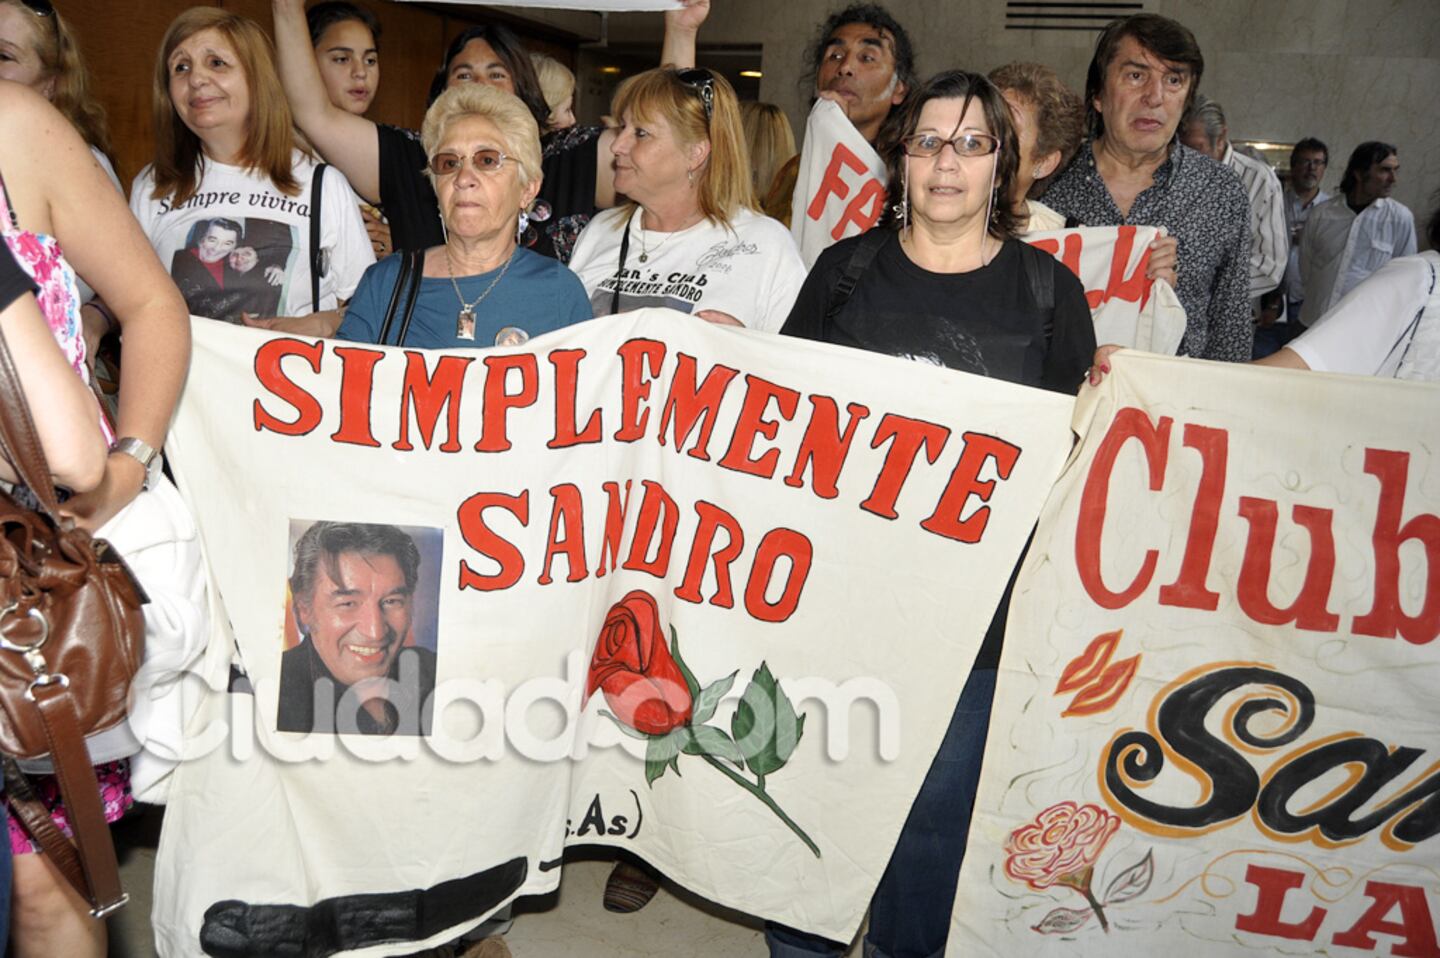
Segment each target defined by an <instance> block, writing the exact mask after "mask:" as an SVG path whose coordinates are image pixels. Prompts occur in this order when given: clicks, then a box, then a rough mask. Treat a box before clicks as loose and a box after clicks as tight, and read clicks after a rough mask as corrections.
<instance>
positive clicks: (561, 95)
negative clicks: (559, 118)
mask: <svg viewBox="0 0 1440 958" xmlns="http://www.w3.org/2000/svg"><path fill="white" fill-rule="evenodd" d="M530 62H531V63H533V64H534V65H535V76H536V78H537V79H539V81H540V93H541V94H542V95H543V96H544V97H545V105H546V106H548V107H549V108H550V120H551V122H552V123H553V122H554V120H555V111H556V110H558V109H560V107H561V105H562V104H563V103H564V102H565V101H566V100H568V99H569V98H570V97H572V96H574V95H575V74H573V73H571V72H570V68H569V67H567V66H566V65H565V64H563V63H561V62H560V61H559V60H557V59H555V58H554V57H551V56H546V55H545V54H543V53H532V54H530Z"/></svg>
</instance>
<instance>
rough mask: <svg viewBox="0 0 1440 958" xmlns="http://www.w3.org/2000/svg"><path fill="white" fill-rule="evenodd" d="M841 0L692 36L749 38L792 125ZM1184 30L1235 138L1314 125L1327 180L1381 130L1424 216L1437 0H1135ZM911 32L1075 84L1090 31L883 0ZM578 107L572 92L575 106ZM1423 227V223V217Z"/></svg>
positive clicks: (1438, 83) (776, 9)
mask: <svg viewBox="0 0 1440 958" xmlns="http://www.w3.org/2000/svg"><path fill="white" fill-rule="evenodd" d="M842 5H843V2H842V0H788V2H785V3H777V2H776V0H714V9H713V11H712V13H711V15H710V20H709V22H708V23H707V24H706V27H705V30H704V32H703V34H702V37H701V41H702V43H704V44H718V45H731V44H755V43H758V44H761V45H763V49H764V54H763V59H764V74H765V76H764V79H763V80H762V81H761V96H762V98H764V99H766V100H769V101H771V102H774V103H778V104H780V105H781V106H782V107H784V108H785V110H786V111H787V112H788V113H789V114H790V117H791V119H792V121H793V122H794V123H795V124H796V130H797V132H799V131H801V130H802V129H803V123H804V118H805V113H806V110H807V108H808V104H809V96H810V89H809V88H808V85H807V83H806V81H805V77H804V75H803V74H804V70H805V62H804V61H805V57H806V54H807V52H808V48H809V46H810V44H811V43H812V41H813V40H814V37H815V30H816V28H817V26H818V25H819V23H820V22H821V21H822V20H823V19H824V18H825V16H826V15H827V14H828V13H829V12H830V11H831V10H833V9H836V8H838V7H840V6H842ZM1145 6H1146V8H1147V9H1149V10H1152V11H1154V12H1157V13H1162V14H1165V15H1166V16H1171V17H1174V18H1176V19H1178V20H1180V21H1181V22H1183V23H1185V24H1186V25H1187V26H1189V27H1190V29H1192V30H1193V31H1194V32H1195V35H1196V38H1197V39H1198V40H1199V41H1200V46H1201V49H1202V50H1203V51H1204V53H1205V57H1206V70H1205V76H1204V78H1203V80H1202V82H1201V89H1202V90H1204V92H1206V93H1207V94H1208V95H1210V96H1211V97H1213V98H1214V99H1216V100H1217V101H1219V102H1220V103H1221V104H1222V105H1223V106H1224V107H1225V109H1226V112H1227V114H1228V117H1229V122H1230V131H1231V134H1232V135H1233V136H1234V137H1236V138H1239V139H1263V140H1272V141H1283V142H1293V141H1295V140H1297V139H1299V138H1301V137H1303V136H1318V137H1319V138H1320V139H1322V140H1324V141H1325V142H1326V143H1327V144H1328V145H1329V146H1330V150H1331V162H1330V168H1329V170H1328V172H1327V175H1326V179H1325V187H1326V188H1327V189H1332V190H1333V189H1334V187H1335V186H1336V185H1337V184H1338V183H1339V181H1340V175H1341V173H1342V172H1343V171H1344V167H1345V160H1346V158H1347V157H1348V156H1349V153H1350V150H1351V149H1352V148H1354V146H1355V145H1356V144H1357V143H1359V142H1361V141H1364V140H1370V139H1379V140H1386V141H1388V142H1391V143H1394V144H1395V145H1396V146H1398V147H1399V149H1400V160H1401V170H1400V180H1399V184H1398V185H1397V187H1396V191H1395V197H1396V199H1398V200H1400V201H1401V202H1403V203H1405V204H1406V205H1407V206H1409V207H1410V208H1411V209H1412V210H1413V211H1414V212H1415V214H1416V217H1417V220H1420V221H1422V223H1423V221H1424V219H1425V217H1426V216H1427V215H1428V213H1429V211H1430V209H1431V206H1432V205H1431V202H1430V196H1431V195H1432V193H1433V192H1434V191H1435V190H1436V189H1437V188H1440V123H1437V120H1440V109H1437V106H1436V101H1437V94H1440V2H1437V0H1145ZM890 7H891V9H892V11H893V12H894V13H895V14H896V15H897V16H898V17H899V18H900V19H901V20H902V22H903V23H905V25H906V27H907V28H908V30H909V31H910V33H911V36H912V37H913V38H914V41H915V43H916V48H917V56H918V60H919V66H920V71H921V73H922V74H926V73H931V72H934V71H936V70H940V69H943V68H946V67H952V66H965V67H970V68H972V69H979V70H989V69H991V68H992V67H994V66H997V65H999V64H1001V63H1006V62H1009V61H1011V60H1018V59H1031V60H1038V61H1040V62H1042V63H1047V64H1050V65H1051V66H1053V67H1054V68H1055V69H1056V70H1057V71H1058V72H1059V73H1060V75H1061V76H1062V77H1064V78H1065V79H1066V81H1067V82H1069V83H1071V84H1072V85H1073V86H1074V87H1075V88H1076V89H1077V90H1079V89H1083V86H1084V80H1085V68H1086V65H1087V64H1088V63H1089V60H1090V54H1091V51H1092V49H1093V47H1094V35H1093V34H1091V33H1088V32H1028V31H1017V30H1007V29H1005V12H1004V3H1003V2H1001V0H890ZM608 32H609V39H610V42H612V43H622V44H623V43H646V42H653V43H656V44H658V42H659V36H660V28H659V20H658V17H656V15H654V14H614V15H611V17H610V18H609V31H608ZM582 106H583V105H582ZM1421 231H1422V232H1423V225H1421Z"/></svg>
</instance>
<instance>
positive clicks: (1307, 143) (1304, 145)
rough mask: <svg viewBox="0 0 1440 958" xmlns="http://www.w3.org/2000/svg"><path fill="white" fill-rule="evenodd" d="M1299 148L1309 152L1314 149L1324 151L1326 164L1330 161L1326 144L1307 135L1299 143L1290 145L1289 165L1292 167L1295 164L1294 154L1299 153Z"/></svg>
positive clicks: (1328, 148) (1312, 151)
mask: <svg viewBox="0 0 1440 958" xmlns="http://www.w3.org/2000/svg"><path fill="white" fill-rule="evenodd" d="M1301 150H1305V151H1306V152H1309V153H1314V152H1316V151H1319V152H1321V153H1324V154H1325V162H1326V163H1327V164H1328V163H1329V162H1330V147H1328V146H1326V145H1325V144H1324V143H1321V142H1320V141H1319V140H1317V139H1315V137H1313V136H1307V137H1305V139H1303V140H1301V141H1300V142H1299V143H1296V144H1295V146H1294V147H1292V148H1291V150H1290V165H1291V166H1292V167H1293V166H1294V165H1295V154H1297V153H1299V152H1300V151H1301Z"/></svg>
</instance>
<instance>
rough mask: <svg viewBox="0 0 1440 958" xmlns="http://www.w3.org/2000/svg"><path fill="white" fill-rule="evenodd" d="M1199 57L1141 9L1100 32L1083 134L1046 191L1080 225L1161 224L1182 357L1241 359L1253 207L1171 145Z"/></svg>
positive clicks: (1189, 38)
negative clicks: (1169, 243)
mask: <svg viewBox="0 0 1440 958" xmlns="http://www.w3.org/2000/svg"><path fill="white" fill-rule="evenodd" d="M1204 68H1205V59H1204V57H1203V56H1202V55H1201V53H1200V47H1199V45H1198V44H1197V43H1196V42H1195V36H1194V34H1192V33H1191V32H1190V31H1189V30H1188V29H1186V28H1185V27H1184V26H1182V25H1181V24H1179V23H1176V22H1175V21H1174V20H1171V19H1169V18H1168V17H1162V16H1158V15H1156V14H1151V13H1140V14H1135V15H1134V16H1130V17H1125V18H1123V19H1120V20H1116V21H1114V22H1113V23H1111V24H1110V25H1109V26H1108V27H1106V28H1105V30H1104V32H1103V33H1101V34H1100V40H1099V42H1098V43H1097V44H1096V45H1095V56H1094V57H1093V58H1092V59H1091V61H1090V70H1089V73H1088V75H1087V77H1086V80H1085V99H1086V103H1087V108H1088V112H1089V119H1090V128H1091V138H1090V140H1088V141H1087V142H1086V143H1085V144H1084V145H1083V146H1081V148H1080V152H1079V153H1078V154H1077V155H1076V156H1075V159H1074V161H1073V162H1072V163H1071V164H1070V166H1069V167H1068V168H1066V170H1065V172H1063V173H1061V174H1060V175H1059V176H1058V177H1056V179H1055V182H1054V183H1053V184H1051V186H1050V188H1049V189H1048V190H1046V191H1045V195H1044V197H1043V199H1044V201H1045V204H1046V205H1047V206H1049V207H1051V208H1052V209H1054V210H1056V211H1057V212H1059V213H1062V214H1064V215H1066V216H1069V217H1074V218H1075V219H1076V220H1078V221H1079V222H1080V223H1082V224H1084V225H1086V226H1121V225H1127V224H1133V225H1141V226H1163V227H1165V228H1166V229H1167V230H1168V231H1169V232H1170V233H1171V234H1172V235H1173V236H1175V237H1176V238H1177V239H1178V240H1179V242H1180V264H1179V284H1178V286H1177V288H1176V290H1175V292H1176V293H1177V294H1178V295H1179V297H1180V302H1181V304H1182V305H1183V306H1184V307H1185V313H1186V316H1187V323H1186V329H1185V336H1184V338H1183V339H1182V340H1181V342H1180V354H1181V355H1184V356H1195V357H1198V358H1201V359H1218V360H1225V361H1228V362H1248V361H1249V360H1250V350H1251V344H1252V342H1253V340H1254V326H1253V324H1252V322H1251V317H1250V298H1249V291H1250V203H1249V200H1248V199H1247V198H1246V195H1245V188H1244V187H1243V186H1241V185H1240V181H1239V179H1238V178H1236V176H1235V175H1234V174H1233V173H1231V172H1230V171H1229V170H1227V169H1226V168H1225V167H1224V166H1222V165H1221V164H1219V163H1217V162H1215V161H1214V160H1212V159H1211V158H1210V157H1208V156H1205V155H1203V154H1200V153H1197V152H1195V151H1194V150H1192V149H1190V148H1189V147H1186V146H1183V145H1181V144H1180V143H1178V142H1176V140H1175V132H1176V130H1177V129H1178V128H1179V126H1180V118H1181V117H1182V116H1183V115H1184V113H1185V110H1186V108H1187V107H1188V106H1189V105H1190V104H1191V102H1192V101H1193V100H1194V97H1195V92H1196V88H1197V87H1198V86H1199V84H1200V75H1201V73H1202V72H1203V70H1204Z"/></svg>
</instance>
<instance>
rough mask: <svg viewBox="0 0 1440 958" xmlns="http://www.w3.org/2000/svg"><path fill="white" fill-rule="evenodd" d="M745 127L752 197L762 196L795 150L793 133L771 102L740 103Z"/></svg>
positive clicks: (778, 109)
mask: <svg viewBox="0 0 1440 958" xmlns="http://www.w3.org/2000/svg"><path fill="white" fill-rule="evenodd" d="M740 116H741V118H742V120H743V122H744V124H745V145H746V146H747V147H748V148H749V150H750V168H751V174H750V176H751V184H752V185H753V186H754V187H755V195H756V196H760V197H763V196H766V195H767V194H769V192H770V187H771V185H772V184H773V183H774V182H775V174H776V173H779V172H780V168H781V167H782V166H784V165H785V164H786V163H789V162H790V159H791V157H793V156H794V155H795V153H796V150H795V131H794V130H792V129H791V128H790V118H789V117H788V116H786V115H785V111H784V110H782V109H780V108H779V107H778V106H776V105H775V104H773V103H755V102H753V101H750V100H747V101H745V102H744V103H742V104H740Z"/></svg>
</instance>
